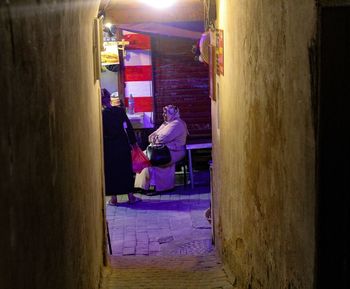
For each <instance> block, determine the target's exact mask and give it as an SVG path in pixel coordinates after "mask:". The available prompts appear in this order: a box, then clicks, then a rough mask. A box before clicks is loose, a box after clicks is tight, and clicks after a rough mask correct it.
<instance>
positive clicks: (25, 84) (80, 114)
mask: <svg viewBox="0 0 350 289" xmlns="http://www.w3.org/2000/svg"><path fill="white" fill-rule="evenodd" d="M5 2H6V3H7V4H5ZM15 2H16V3H17V4H13V1H2V2H1V4H0V35H1V37H0V47H1V53H0V64H1V70H0V79H1V81H0V91H1V105H0V134H1V136H0V145H1V168H0V170H1V173H0V186H1V197H0V198H1V201H0V212H1V213H0V216H1V217H0V228H1V237H0V256H1V257H0V272H1V273H0V288H3V289H24V288H35V289H41V288H45V289H48V288H50V289H55V288H57V289H79V288H81V289H89V288H97V285H98V282H99V274H100V269H101V266H102V262H103V260H102V259H103V254H102V252H103V237H102V236H103V225H102V224H103V211H102V209H103V202H102V182H101V180H102V167H101V137H100V102H99V96H98V87H97V85H96V84H95V82H94V76H93V57H92V31H93V17H94V16H95V15H97V10H98V5H99V1H97V0H94V1H69V4H64V2H66V3H67V1H63V0H62V1H49V0H43V1H34V0H31V1H15ZM38 3H41V4H38Z"/></svg>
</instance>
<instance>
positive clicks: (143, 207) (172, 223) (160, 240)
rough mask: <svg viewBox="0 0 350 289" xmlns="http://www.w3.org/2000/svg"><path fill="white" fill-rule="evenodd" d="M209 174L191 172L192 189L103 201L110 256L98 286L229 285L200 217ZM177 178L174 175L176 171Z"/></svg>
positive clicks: (205, 205)
mask: <svg viewBox="0 0 350 289" xmlns="http://www.w3.org/2000/svg"><path fill="white" fill-rule="evenodd" d="M208 174H209V173H208V172H200V173H197V174H196V183H197V185H196V186H195V188H194V189H192V190H191V188H190V186H186V187H184V186H181V185H180V184H181V181H182V180H180V179H179V180H178V182H177V183H178V184H179V185H178V186H177V187H176V190H175V191H173V192H170V193H164V194H161V195H158V196H145V195H138V196H139V197H141V198H142V199H143V200H142V202H140V203H136V204H133V205H129V204H127V202H126V196H122V197H121V198H120V199H119V200H120V202H123V203H122V204H121V205H120V206H118V207H111V206H107V220H108V223H109V230H110V236H111V245H112V251H113V255H112V257H111V268H108V269H107V270H106V271H105V272H104V279H103V286H102V288H103V289H112V288H123V289H124V288H150V289H156V288H164V289H167V288H232V284H231V283H232V281H231V282H230V281H229V280H231V279H232V278H228V276H227V274H226V273H225V271H224V269H223V267H222V264H221V262H220V260H219V259H218V257H217V256H216V254H215V250H214V247H213V245H212V232H211V226H210V224H209V223H208V221H207V219H206V218H205V211H206V209H207V208H209V206H210V187H209V183H208V182H209V181H208V180H209V175H208ZM178 177H179V176H178Z"/></svg>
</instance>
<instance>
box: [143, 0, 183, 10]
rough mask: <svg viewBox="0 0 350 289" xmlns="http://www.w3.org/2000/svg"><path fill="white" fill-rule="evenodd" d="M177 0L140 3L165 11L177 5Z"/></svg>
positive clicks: (153, 0) (156, 0)
mask: <svg viewBox="0 0 350 289" xmlns="http://www.w3.org/2000/svg"><path fill="white" fill-rule="evenodd" d="M175 1H176V0H140V2H142V3H145V4H147V5H149V6H152V7H154V8H157V9H164V8H167V7H170V6H171V5H173V4H174V3H175Z"/></svg>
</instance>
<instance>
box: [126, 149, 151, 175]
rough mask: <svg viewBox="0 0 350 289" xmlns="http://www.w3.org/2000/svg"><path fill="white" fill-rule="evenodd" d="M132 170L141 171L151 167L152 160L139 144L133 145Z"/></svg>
mask: <svg viewBox="0 0 350 289" xmlns="http://www.w3.org/2000/svg"><path fill="white" fill-rule="evenodd" d="M131 158H132V170H133V172H134V173H141V171H142V170H143V169H144V168H147V167H150V166H151V162H150V161H149V159H148V158H147V157H146V155H145V154H144V153H143V151H142V150H141V149H140V147H139V146H138V145H135V146H133V148H132V150H131Z"/></svg>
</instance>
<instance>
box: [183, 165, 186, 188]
mask: <svg viewBox="0 0 350 289" xmlns="http://www.w3.org/2000/svg"><path fill="white" fill-rule="evenodd" d="M183 170H184V186H186V185H187V175H186V164H183Z"/></svg>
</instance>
